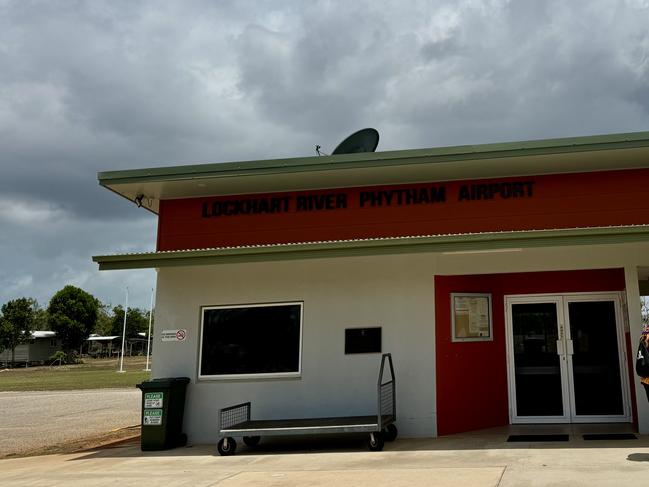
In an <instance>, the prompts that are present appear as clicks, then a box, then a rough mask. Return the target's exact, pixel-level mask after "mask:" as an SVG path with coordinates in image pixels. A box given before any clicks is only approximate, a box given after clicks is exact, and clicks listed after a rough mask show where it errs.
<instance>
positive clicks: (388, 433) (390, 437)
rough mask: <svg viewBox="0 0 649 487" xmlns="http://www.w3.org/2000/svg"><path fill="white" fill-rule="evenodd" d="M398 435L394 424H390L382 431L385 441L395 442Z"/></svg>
mask: <svg viewBox="0 0 649 487" xmlns="http://www.w3.org/2000/svg"><path fill="white" fill-rule="evenodd" d="M398 434H399V430H398V429H397V427H396V426H395V425H394V423H390V424H389V425H387V426H386V427H385V428H384V429H383V436H384V437H385V440H386V441H394V440H396V439H397V435H398Z"/></svg>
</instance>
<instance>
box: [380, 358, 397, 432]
mask: <svg viewBox="0 0 649 487" xmlns="http://www.w3.org/2000/svg"><path fill="white" fill-rule="evenodd" d="M386 359H387V364H388V366H389V368H390V379H389V380H386V381H385V382H383V376H384V374H385V365H386ZM386 417H387V418H386ZM386 419H387V420H386ZM396 419H397V400H396V377H395V375H394V366H393V364H392V354H391V353H384V354H383V355H382V356H381V368H380V372H379V380H378V383H377V424H378V425H379V430H382V429H383V427H384V425H386V424H389V423H392V422H394V421H396Z"/></svg>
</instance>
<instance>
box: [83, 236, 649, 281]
mask: <svg viewBox="0 0 649 487" xmlns="http://www.w3.org/2000/svg"><path fill="white" fill-rule="evenodd" d="M645 241H649V225H642V226H629V227H606V228H580V229H570V230H536V231H519V232H497V233H481V234H466V235H448V236H447V235H444V236H426V237H403V238H386V239H372V240H350V241H334V242H315V243H300V244H279V245H267V246H251V247H235V248H220V249H206V250H183V251H167V252H156V253H153V252H152V253H146V254H125V255H102V256H94V257H93V258H92V259H93V261H94V262H97V263H98V264H99V270H117V269H144V268H157V267H169V266H188V265H214V264H231V263H239V262H262V261H282V260H296V259H314V258H330V257H348V256H368V255H387V254H400V253H417V252H419V253H421V252H453V251H460V252H461V251H473V250H477V251H481V250H482V251H485V250H495V249H508V248H533V247H550V246H552V247H557V246H567V245H602V244H619V243H632V242H645Z"/></svg>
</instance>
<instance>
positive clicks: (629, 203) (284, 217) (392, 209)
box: [158, 169, 649, 250]
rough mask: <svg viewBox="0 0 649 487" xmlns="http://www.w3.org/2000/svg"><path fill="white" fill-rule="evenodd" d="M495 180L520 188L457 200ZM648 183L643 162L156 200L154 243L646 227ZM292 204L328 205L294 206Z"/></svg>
mask: <svg viewBox="0 0 649 487" xmlns="http://www.w3.org/2000/svg"><path fill="white" fill-rule="evenodd" d="M494 183H496V184H498V183H507V184H508V185H509V186H507V185H501V186H499V189H503V188H506V187H509V188H510V189H511V188H512V187H515V186H514V185H518V186H517V187H518V189H519V192H518V193H517V194H515V195H514V194H513V193H510V194H509V197H503V194H501V193H494V194H493V198H487V197H488V196H489V193H485V192H482V193H480V192H478V193H475V194H474V196H475V197H476V198H479V199H463V200H460V194H462V193H461V192H462V188H463V187H464V188H465V190H466V191H470V190H471V188H472V187H474V186H475V187H476V188H479V187H482V188H483V189H484V188H485V186H479V185H491V184H494ZM530 183H531V184H530ZM647 186H649V170H646V169H641V170H624V171H607V172H593V173H580V174H561V175H550V176H529V177H524V178H502V179H493V180H476V181H452V182H438V183H427V184H409V185H397V186H375V187H362V188H346V189H331V190H318V191H303V192H288V193H274V194H263V195H242V196H220V197H209V198H190V199H178V200H162V201H160V210H159V222H158V250H184V249H200V248H213V247H229V246H238V245H256V244H273V243H289V242H313V241H323V240H345V239H358V238H380V237H398V236H409V235H436V234H461V233H473V232H496V231H516V230H537V229H553V228H576V227H598V226H611V225H636V224H637V225H640V224H648V223H649V198H647V189H646V188H647ZM442 188H443V195H444V201H435V202H432V203H419V204H407V202H408V198H410V196H408V195H412V194H415V195H418V194H421V192H422V191H423V192H424V196H425V195H428V198H429V199H431V191H432V192H433V195H432V199H435V198H436V197H437V198H441V194H442V193H441V191H442ZM521 188H522V190H521ZM487 190H488V189H487ZM487 190H485V191H487ZM503 191H504V190H503ZM521 191H522V192H521ZM413 192H414V193H413ZM368 194H371V195H373V196H372V198H370V197H368ZM467 194H468V193H464V195H465V196H466V195H467ZM469 196H470V195H469ZM273 198H274V199H275V200H274V203H272V199H273ZM399 198H401V203H402V204H398V200H399ZM485 198H487V199H485ZM264 199H265V200H266V204H275V207H274V208H273V209H272V211H273V212H264V213H257V214H241V213H239V214H235V215H223V214H220V215H218V216H217V215H216V213H215V211H214V209H215V208H217V207H218V208H227V209H228V211H237V210H234V208H235V207H234V206H233V204H234V202H237V203H244V204H253V205H254V203H246V202H249V201H252V200H256V201H257V202H259V201H261V200H264ZM298 201H302V202H311V203H314V204H317V203H321V204H323V205H324V206H325V207H324V208H320V209H318V208H316V207H313V208H311V209H308V210H305V209H304V207H303V208H302V209H301V210H300V209H299V207H298V206H299V205H298ZM423 201H425V199H424V200H423ZM215 205H216V206H215ZM220 205H226V206H220ZM228 205H229V206H228ZM327 206H329V209H327V208H326V207H327ZM239 208H241V207H239Z"/></svg>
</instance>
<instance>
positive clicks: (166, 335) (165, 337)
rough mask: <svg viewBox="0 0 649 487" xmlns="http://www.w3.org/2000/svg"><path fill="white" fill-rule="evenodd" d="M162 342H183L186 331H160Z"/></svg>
mask: <svg viewBox="0 0 649 487" xmlns="http://www.w3.org/2000/svg"><path fill="white" fill-rule="evenodd" d="M161 337H162V341H163V342H184V341H185V338H187V330H185V329H183V330H162V334H161Z"/></svg>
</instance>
